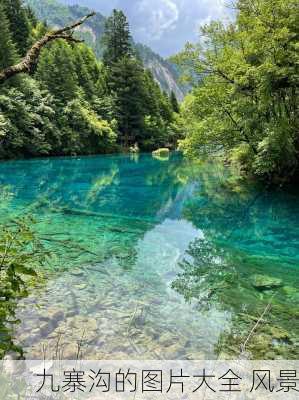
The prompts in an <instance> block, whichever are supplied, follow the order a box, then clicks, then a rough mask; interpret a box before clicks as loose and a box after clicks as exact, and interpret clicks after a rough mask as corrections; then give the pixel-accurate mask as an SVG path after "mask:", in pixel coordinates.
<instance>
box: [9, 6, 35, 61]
mask: <svg viewBox="0 0 299 400" xmlns="http://www.w3.org/2000/svg"><path fill="white" fill-rule="evenodd" d="M2 1H3V5H4V8H5V12H6V16H7V19H8V21H9V25H10V30H11V33H12V39H13V42H14V43H15V44H16V47H17V50H18V52H19V54H20V55H21V56H23V55H25V53H26V51H27V49H28V46H29V41H30V22H29V18H28V10H27V9H25V7H24V5H23V1H22V0H2Z"/></svg>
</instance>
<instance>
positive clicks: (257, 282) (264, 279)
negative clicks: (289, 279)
mask: <svg viewBox="0 0 299 400" xmlns="http://www.w3.org/2000/svg"><path fill="white" fill-rule="evenodd" d="M251 283H252V286H253V287H254V288H255V289H257V290H261V291H263V290H273V289H278V288H280V287H282V286H283V282H282V280H281V279H278V278H273V277H271V276H267V275H253V277H252V278H251Z"/></svg>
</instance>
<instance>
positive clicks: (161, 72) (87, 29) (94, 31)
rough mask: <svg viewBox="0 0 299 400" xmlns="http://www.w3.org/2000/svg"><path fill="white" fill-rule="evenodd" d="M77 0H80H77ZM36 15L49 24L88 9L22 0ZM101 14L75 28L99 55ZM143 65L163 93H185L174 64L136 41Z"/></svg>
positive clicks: (52, 1) (51, 1)
mask: <svg viewBox="0 0 299 400" xmlns="http://www.w3.org/2000/svg"><path fill="white" fill-rule="evenodd" d="M78 2H80V0H78ZM25 3H26V4H27V5H29V6H30V7H31V8H32V9H33V11H34V12H35V14H36V16H37V17H38V18H39V19H40V20H43V21H46V22H47V23H48V25H51V26H56V27H59V26H63V25H66V24H68V23H70V22H71V21H74V20H76V19H78V18H81V17H82V16H84V15H86V14H88V13H89V12H90V10H89V9H88V8H87V7H82V6H79V5H75V6H66V5H63V4H61V3H59V2H58V1H57V0H25ZM105 20H106V19H105V17H104V16H103V15H101V14H100V13H97V15H96V16H95V17H94V18H91V19H90V20H88V21H87V22H86V23H85V24H84V25H83V26H82V27H80V28H79V33H78V34H79V36H80V37H81V38H82V39H84V40H85V42H86V43H87V44H88V45H89V46H90V47H92V48H93V49H94V51H95V53H96V55H97V56H98V58H101V55H102V51H103V49H102V45H101V37H102V34H103V31H104V26H105ZM135 46H136V49H137V50H138V52H139V54H140V57H141V59H142V60H143V63H144V66H145V67H146V68H148V69H149V70H151V72H152V74H153V75H154V77H155V79H156V80H157V82H158V83H159V85H160V86H161V88H162V89H163V90H164V91H166V92H167V93H171V91H173V92H174V93H175V94H176V96H177V98H178V99H179V100H182V99H183V97H184V95H185V94H186V93H187V91H188V88H187V87H186V86H184V85H181V84H180V83H179V73H178V71H177V70H176V67H175V66H174V65H173V64H172V63H170V62H169V61H167V60H165V59H164V58H162V57H161V56H159V55H158V54H156V53H154V52H153V51H152V50H151V49H150V48H149V47H147V46H144V45H142V44H136V45H135Z"/></svg>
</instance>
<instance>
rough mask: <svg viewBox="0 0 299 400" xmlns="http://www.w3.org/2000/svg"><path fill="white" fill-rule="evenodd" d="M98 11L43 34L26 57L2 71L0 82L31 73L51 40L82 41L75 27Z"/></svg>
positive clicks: (0, 72)
mask: <svg viewBox="0 0 299 400" xmlns="http://www.w3.org/2000/svg"><path fill="white" fill-rule="evenodd" d="M95 14H96V13H95V12H92V13H90V14H88V15H86V16H85V17H83V18H81V19H80V20H79V21H76V22H74V23H73V24H71V25H68V26H66V27H64V28H60V29H57V30H55V31H52V32H48V33H46V34H45V36H43V37H42V38H41V39H40V40H38V41H37V42H36V43H35V44H34V45H33V46H32V47H31V49H29V50H28V52H27V54H26V55H25V57H24V58H23V59H22V60H21V61H20V62H19V63H18V64H15V65H12V66H10V67H7V68H5V69H4V70H2V71H0V83H3V82H5V81H6V80H7V79H9V78H11V77H13V76H15V75H17V74H21V73H31V72H32V71H33V69H34V67H35V65H36V63H37V62H38V59H39V56H40V53H41V51H42V49H43V48H44V47H45V46H46V45H47V44H48V43H50V42H52V41H54V40H57V39H63V40H66V41H67V42H72V43H82V42H83V40H80V39H77V38H75V37H74V36H73V34H74V32H73V31H74V29H75V28H77V27H78V26H80V25H82V24H84V22H85V21H86V20H87V19H89V18H91V17H93V16H94V15H95Z"/></svg>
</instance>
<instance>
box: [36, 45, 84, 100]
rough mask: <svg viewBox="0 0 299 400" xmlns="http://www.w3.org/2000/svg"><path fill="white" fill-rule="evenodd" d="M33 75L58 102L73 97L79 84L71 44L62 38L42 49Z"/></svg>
mask: <svg viewBox="0 0 299 400" xmlns="http://www.w3.org/2000/svg"><path fill="white" fill-rule="evenodd" d="M35 76H36V78H37V79H38V80H39V81H40V82H42V84H43V85H44V87H45V88H47V89H48V90H49V91H50V93H52V94H53V96H54V97H55V98H56V99H57V100H58V102H60V103H62V104H65V103H66V102H67V101H69V100H72V99H74V98H75V97H76V96H77V94H78V90H79V85H78V75H77V71H76V65H75V55H74V51H73V49H72V48H71V46H70V45H69V44H67V43H65V41H63V40H57V41H55V42H54V43H52V45H51V46H49V47H48V48H46V49H44V50H43V52H42V55H41V57H40V61H39V63H38V67H37V72H36V75H35Z"/></svg>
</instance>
